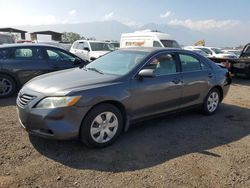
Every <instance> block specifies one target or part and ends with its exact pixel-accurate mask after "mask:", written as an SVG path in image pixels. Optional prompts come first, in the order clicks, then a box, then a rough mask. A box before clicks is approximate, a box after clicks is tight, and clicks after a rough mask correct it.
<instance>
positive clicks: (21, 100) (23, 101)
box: [17, 94, 36, 107]
mask: <svg viewBox="0 0 250 188" xmlns="http://www.w3.org/2000/svg"><path fill="white" fill-rule="evenodd" d="M34 98H36V97H35V96H32V95H28V94H22V95H19V96H18V98H17V104H18V105H19V106H20V107H24V106H25V105H27V104H28V103H29V102H30V101H32V100H33V99H34Z"/></svg>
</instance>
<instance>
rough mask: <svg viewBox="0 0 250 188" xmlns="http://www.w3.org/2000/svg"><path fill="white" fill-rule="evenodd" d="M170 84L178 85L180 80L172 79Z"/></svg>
mask: <svg viewBox="0 0 250 188" xmlns="http://www.w3.org/2000/svg"><path fill="white" fill-rule="evenodd" d="M172 82H173V83H174V84H179V83H180V82H181V79H179V78H174V79H173V80H172Z"/></svg>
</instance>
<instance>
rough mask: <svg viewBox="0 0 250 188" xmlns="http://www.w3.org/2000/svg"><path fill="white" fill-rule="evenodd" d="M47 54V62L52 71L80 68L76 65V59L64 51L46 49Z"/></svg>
mask: <svg viewBox="0 0 250 188" xmlns="http://www.w3.org/2000/svg"><path fill="white" fill-rule="evenodd" d="M45 54H46V57H47V62H48V64H49V66H50V67H51V69H52V71H57V70H63V69H69V68H73V67H77V66H79V64H78V65H74V61H75V59H76V58H75V57H74V56H72V55H71V54H69V53H68V52H66V51H64V50H61V49H56V48H45Z"/></svg>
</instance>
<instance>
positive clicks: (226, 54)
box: [216, 53, 236, 58]
mask: <svg viewBox="0 0 250 188" xmlns="http://www.w3.org/2000/svg"><path fill="white" fill-rule="evenodd" d="M216 57H218V58H236V55H234V54H231V53H221V54H216Z"/></svg>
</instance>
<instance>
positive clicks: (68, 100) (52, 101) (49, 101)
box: [35, 96, 81, 108]
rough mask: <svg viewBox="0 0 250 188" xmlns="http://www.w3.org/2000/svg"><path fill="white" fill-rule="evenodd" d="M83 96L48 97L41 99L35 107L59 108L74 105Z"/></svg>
mask: <svg viewBox="0 0 250 188" xmlns="http://www.w3.org/2000/svg"><path fill="white" fill-rule="evenodd" d="M80 98H81V96H71V97H47V98H44V99H43V100H41V101H40V102H39V103H38V104H37V105H36V107H35V108H59V107H65V106H73V105H74V104H75V103H77V102H78V101H79V99H80Z"/></svg>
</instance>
